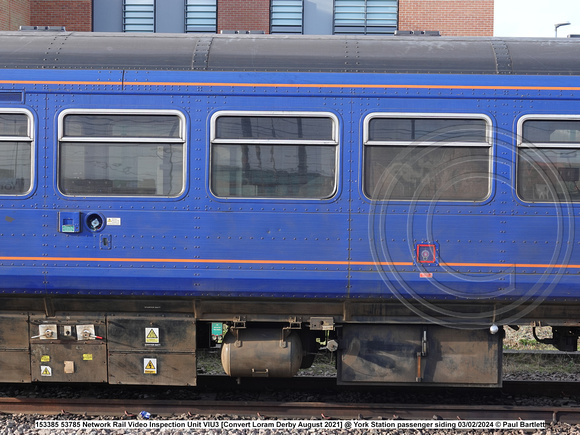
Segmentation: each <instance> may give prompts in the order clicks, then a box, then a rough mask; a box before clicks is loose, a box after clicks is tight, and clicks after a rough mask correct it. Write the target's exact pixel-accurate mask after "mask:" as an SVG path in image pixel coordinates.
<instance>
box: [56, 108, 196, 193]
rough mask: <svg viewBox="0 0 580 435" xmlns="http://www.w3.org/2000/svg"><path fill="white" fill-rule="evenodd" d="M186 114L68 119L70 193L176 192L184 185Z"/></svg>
mask: <svg viewBox="0 0 580 435" xmlns="http://www.w3.org/2000/svg"><path fill="white" fill-rule="evenodd" d="M182 122H183V121H182V119H181V118H180V117H179V116H177V115H164V114H160V115H156V114H146V115H143V114H122V115H119V114H92V113H91V114H71V115H66V116H65V117H64V120H63V132H62V133H63V134H62V137H61V140H60V148H59V188H60V191H61V192H62V193H64V194H65V195H74V196H83V195H87V196H90V195H96V196H164V197H175V196H178V195H180V194H181V193H182V192H183V189H184V167H185V166H184V154H185V139H184V138H183V137H182V136H183V130H184V129H183V128H182V127H183V126H182Z"/></svg>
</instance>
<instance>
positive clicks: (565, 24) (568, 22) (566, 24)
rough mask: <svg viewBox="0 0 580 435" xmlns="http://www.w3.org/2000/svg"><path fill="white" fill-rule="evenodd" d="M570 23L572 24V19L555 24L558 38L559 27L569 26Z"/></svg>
mask: <svg viewBox="0 0 580 435" xmlns="http://www.w3.org/2000/svg"><path fill="white" fill-rule="evenodd" d="M569 25H570V21H566V22H565V23H557V24H554V32H556V38H557V37H558V27H562V26H569Z"/></svg>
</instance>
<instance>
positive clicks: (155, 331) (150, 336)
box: [145, 328, 159, 344]
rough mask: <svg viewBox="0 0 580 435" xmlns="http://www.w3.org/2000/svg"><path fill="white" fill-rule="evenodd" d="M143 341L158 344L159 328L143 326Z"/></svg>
mask: <svg viewBox="0 0 580 435" xmlns="http://www.w3.org/2000/svg"><path fill="white" fill-rule="evenodd" d="M145 343H149V344H159V328H145Z"/></svg>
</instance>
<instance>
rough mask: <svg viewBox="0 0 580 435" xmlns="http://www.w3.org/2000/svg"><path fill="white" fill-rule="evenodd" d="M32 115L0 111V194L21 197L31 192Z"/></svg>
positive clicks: (22, 112)
mask: <svg viewBox="0 0 580 435" xmlns="http://www.w3.org/2000/svg"><path fill="white" fill-rule="evenodd" d="M33 143H34V138H33V128H32V116H31V115H30V113H28V112H24V111H14V110H1V109H0V195H24V194H26V193H28V192H30V190H31V189H32V168H33V165H32V158H33Z"/></svg>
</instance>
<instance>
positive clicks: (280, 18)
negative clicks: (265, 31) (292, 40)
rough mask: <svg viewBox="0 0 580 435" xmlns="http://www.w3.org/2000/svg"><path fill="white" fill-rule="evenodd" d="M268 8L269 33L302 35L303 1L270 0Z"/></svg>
mask: <svg viewBox="0 0 580 435" xmlns="http://www.w3.org/2000/svg"><path fill="white" fill-rule="evenodd" d="M270 6H271V8H270V14H271V16H270V33H283V34H292V33H295V34H302V33H303V25H304V20H303V16H304V1H303V0H272V3H271V5H270Z"/></svg>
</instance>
